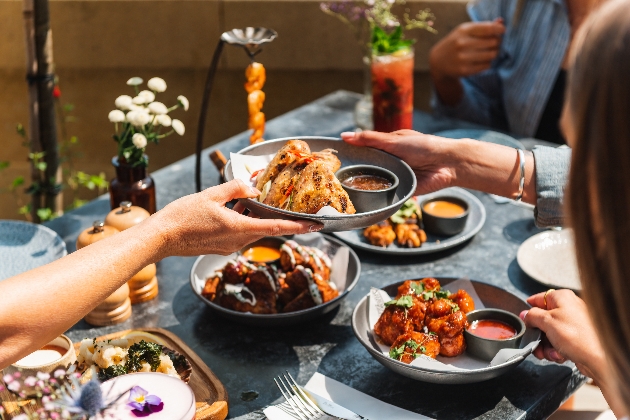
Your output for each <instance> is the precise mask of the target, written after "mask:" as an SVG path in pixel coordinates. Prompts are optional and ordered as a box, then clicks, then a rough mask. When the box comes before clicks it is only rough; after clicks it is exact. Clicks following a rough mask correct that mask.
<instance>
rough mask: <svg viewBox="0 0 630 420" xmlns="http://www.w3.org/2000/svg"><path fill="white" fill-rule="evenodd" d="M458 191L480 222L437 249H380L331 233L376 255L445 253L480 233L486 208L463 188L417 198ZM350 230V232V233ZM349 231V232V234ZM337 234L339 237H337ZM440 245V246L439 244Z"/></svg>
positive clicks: (443, 190) (340, 233)
mask: <svg viewBox="0 0 630 420" xmlns="http://www.w3.org/2000/svg"><path fill="white" fill-rule="evenodd" d="M453 190H455V191H458V192H459V193H461V194H463V195H465V196H466V197H467V198H469V199H470V200H471V201H473V202H474V203H475V205H476V207H477V208H479V209H480V212H481V221H480V222H479V223H478V224H477V225H476V226H475V227H474V228H473V229H472V230H471V231H470V232H469V233H468V234H466V235H462V236H458V235H454V236H453V237H451V238H452V242H451V238H449V239H447V240H446V241H444V242H447V241H448V243H447V244H445V245H444V246H441V247H439V248H430V249H427V248H424V249H423V248H422V247H418V248H389V247H388V248H382V247H378V246H376V245H372V244H368V243H364V242H350V241H346V240H345V239H344V238H343V237H341V236H339V235H343V233H344V232H332V234H333V235H335V237H336V238H337V239H340V240H341V241H343V242H345V243H346V244H348V245H349V246H350V247H353V246H356V247H357V248H358V249H361V250H363V251H367V252H373V253H376V254H384V255H409V256H412V255H424V254H434V253H436V252H442V251H445V250H447V249H451V248H454V247H456V246H458V245H461V244H463V243H464V242H466V241H468V240H470V239H472V238H473V237H475V236H476V235H477V234H478V233H479V232H480V231H481V229H483V227H484V225H485V224H486V217H487V211H486V206H484V205H483V203H482V202H481V200H479V199H478V198H477V197H475V195H474V194H472V193H471V192H470V191H467V190H466V189H464V188H460V187H447V188H443V189H441V190H438V191H434V192H432V193H428V194H423V195H421V196H418V197H424V196H428V195H430V194H436V193H439V192H445V193H446V194H448V191H453ZM352 230H362V229H352ZM352 230H351V231H352ZM351 231H350V232H351ZM338 234H339V235H338ZM440 245H442V244H440Z"/></svg>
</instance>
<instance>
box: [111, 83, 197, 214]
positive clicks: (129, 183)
mask: <svg viewBox="0 0 630 420" xmlns="http://www.w3.org/2000/svg"><path fill="white" fill-rule="evenodd" d="M142 83H143V80H142V79H141V78H140V77H132V78H131V79H129V80H128V81H127V85H129V86H132V87H133V88H134V90H135V93H136V95H135V96H134V97H131V96H129V95H121V96H119V97H118V98H116V101H115V104H116V108H117V109H115V110H113V111H111V112H110V113H109V121H110V122H112V123H114V127H115V134H114V135H113V138H114V140H116V142H117V143H118V153H117V156H115V157H114V158H113V159H112V164H113V165H114V167H115V168H116V178H114V179H113V180H112V181H111V183H110V185H109V195H110V204H111V208H112V209H114V208H117V207H118V206H119V205H120V203H121V202H122V201H131V203H132V204H133V205H136V206H139V207H142V208H144V209H146V210H147V211H148V212H149V213H151V214H153V213H155V212H156V210H157V208H156V204H155V182H154V181H153V178H152V177H151V176H150V175H149V174H148V172H147V166H148V165H149V158H148V156H147V155H146V154H145V149H146V147H147V144H149V143H156V144H158V143H159V141H160V140H161V139H163V138H165V137H168V136H170V135H171V134H174V133H177V134H179V135H180V136H183V135H184V132H185V127H184V123H182V122H181V121H180V120H178V119H172V118H171V117H170V116H169V115H168V114H169V113H170V112H171V111H174V110H176V109H177V108H183V109H184V111H188V107H189V102H188V99H187V98H186V97H185V96H182V95H180V96H178V97H177V103H176V104H175V105H173V106H171V107H170V108H169V107H167V106H166V105H164V104H163V103H162V102H158V101H156V100H155V98H156V95H157V94H158V93H162V92H164V91H165V90H166V82H165V81H164V80H163V79H161V78H159V77H153V78H151V79H149V81H148V82H147V87H148V90H142V91H141V90H140V85H142Z"/></svg>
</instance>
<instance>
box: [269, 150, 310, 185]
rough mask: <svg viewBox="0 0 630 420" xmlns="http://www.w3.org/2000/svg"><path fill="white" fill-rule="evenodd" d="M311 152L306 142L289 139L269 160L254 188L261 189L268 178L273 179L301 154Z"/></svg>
mask: <svg viewBox="0 0 630 420" xmlns="http://www.w3.org/2000/svg"><path fill="white" fill-rule="evenodd" d="M310 153H311V149H310V147H308V144H306V142H304V141H302V140H289V141H288V142H287V144H285V145H284V146H282V148H281V149H280V150H278V153H276V155H275V156H274V158H273V159H272V160H271V162H269V165H267V168H265V171H264V172H263V173H262V175H260V176H259V177H258V179H257V181H256V188H258V190H260V191H262V189H263V187H264V186H265V184H266V183H267V181H269V180H273V179H274V178H275V177H276V176H277V175H278V174H279V173H280V172H282V171H283V170H284V168H286V167H287V166H289V165H290V164H291V163H293V162H294V161H296V160H297V159H299V158H300V156H301V155H309V154H310Z"/></svg>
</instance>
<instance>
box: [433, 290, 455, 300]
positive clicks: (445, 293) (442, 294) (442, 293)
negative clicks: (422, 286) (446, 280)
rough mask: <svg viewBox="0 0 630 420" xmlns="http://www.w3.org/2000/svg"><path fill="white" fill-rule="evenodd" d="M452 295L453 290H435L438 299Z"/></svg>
mask: <svg viewBox="0 0 630 420" xmlns="http://www.w3.org/2000/svg"><path fill="white" fill-rule="evenodd" d="M450 295H451V292H449V291H448V290H440V291H436V292H435V296H436V297H437V298H438V299H446V298H448V297H449V296H450Z"/></svg>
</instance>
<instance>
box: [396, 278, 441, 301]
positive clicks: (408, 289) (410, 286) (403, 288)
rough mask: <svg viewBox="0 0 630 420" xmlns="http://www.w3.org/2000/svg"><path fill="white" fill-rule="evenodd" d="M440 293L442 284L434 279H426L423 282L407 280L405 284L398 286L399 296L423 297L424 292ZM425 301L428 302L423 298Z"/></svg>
mask: <svg viewBox="0 0 630 420" xmlns="http://www.w3.org/2000/svg"><path fill="white" fill-rule="evenodd" d="M438 291H440V282H439V281H437V280H436V279H434V278H432V277H426V278H424V279H422V280H405V281H404V282H403V284H401V285H400V286H398V296H397V297H400V296H404V295H416V296H422V294H423V293H424V292H438ZM423 300H426V299H424V298H423Z"/></svg>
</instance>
